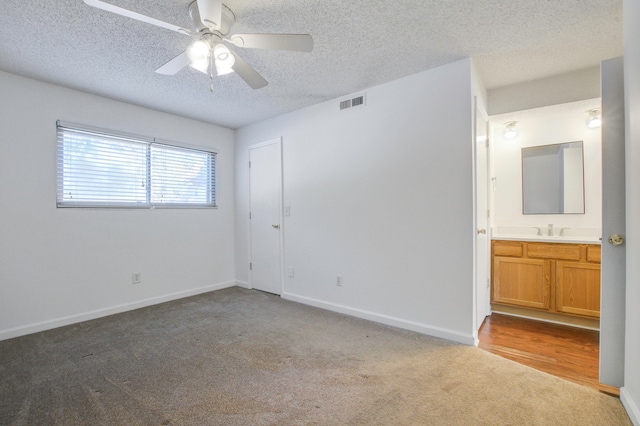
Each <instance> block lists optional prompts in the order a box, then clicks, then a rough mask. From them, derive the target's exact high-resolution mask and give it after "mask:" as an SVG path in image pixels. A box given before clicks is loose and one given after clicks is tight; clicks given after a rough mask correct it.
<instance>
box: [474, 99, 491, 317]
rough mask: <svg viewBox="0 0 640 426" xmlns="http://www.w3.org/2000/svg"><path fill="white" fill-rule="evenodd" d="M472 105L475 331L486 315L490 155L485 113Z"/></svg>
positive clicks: (487, 296)
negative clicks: (474, 201)
mask: <svg viewBox="0 0 640 426" xmlns="http://www.w3.org/2000/svg"><path fill="white" fill-rule="evenodd" d="M474 102H475V103H476V107H475V152H476V155H475V157H476V165H475V168H476V180H475V182H476V188H475V191H476V271H475V272H476V327H475V328H476V330H478V329H479V328H480V326H481V325H482V322H483V321H484V319H485V317H486V316H487V315H489V312H490V304H489V270H490V268H489V252H490V250H489V219H488V211H489V202H488V197H489V189H488V186H489V174H488V173H489V171H488V168H489V166H488V163H489V161H488V160H489V155H488V152H489V150H488V139H487V125H488V121H489V120H488V118H487V114H486V113H485V112H484V111H483V110H482V108H481V107H480V106H479V105H478V104H477V103H478V101H477V98H474Z"/></svg>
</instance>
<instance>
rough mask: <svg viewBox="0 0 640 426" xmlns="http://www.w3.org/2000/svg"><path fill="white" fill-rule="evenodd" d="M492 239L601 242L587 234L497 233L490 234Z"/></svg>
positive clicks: (538, 241)
mask: <svg viewBox="0 0 640 426" xmlns="http://www.w3.org/2000/svg"><path fill="white" fill-rule="evenodd" d="M491 239H492V240H506V241H526V242H533V243H567V244H602V241H601V239H600V238H599V237H588V236H562V237H561V236H558V235H553V236H547V235H517V234H497V235H492V236H491Z"/></svg>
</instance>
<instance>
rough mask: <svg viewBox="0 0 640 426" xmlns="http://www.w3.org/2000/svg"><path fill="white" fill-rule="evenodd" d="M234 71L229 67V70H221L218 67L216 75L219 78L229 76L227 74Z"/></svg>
mask: <svg viewBox="0 0 640 426" xmlns="http://www.w3.org/2000/svg"><path fill="white" fill-rule="evenodd" d="M232 72H234V71H233V68H231V67H229V68H220V67H219V66H217V65H216V75H217V76H218V77H219V76H221V75H227V74H231V73H232Z"/></svg>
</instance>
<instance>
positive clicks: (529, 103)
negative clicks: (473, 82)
mask: <svg viewBox="0 0 640 426" xmlns="http://www.w3.org/2000/svg"><path fill="white" fill-rule="evenodd" d="M599 96H600V67H599V66H597V65H596V66H594V67H591V68H586V69H582V70H577V71H572V72H569V73H565V74H558V75H554V76H551V77H546V78H542V79H539V80H532V81H527V82H524V83H518V84H513V85H510V86H504V87H497V88H495V89H491V90H489V114H490V115H497V114H505V113H509V112H513V111H523V110H528V109H533V108H540V107H545V106H547V105H559V104H565V103H569V102H576V101H581V100H585V99H593V98H597V97H599Z"/></svg>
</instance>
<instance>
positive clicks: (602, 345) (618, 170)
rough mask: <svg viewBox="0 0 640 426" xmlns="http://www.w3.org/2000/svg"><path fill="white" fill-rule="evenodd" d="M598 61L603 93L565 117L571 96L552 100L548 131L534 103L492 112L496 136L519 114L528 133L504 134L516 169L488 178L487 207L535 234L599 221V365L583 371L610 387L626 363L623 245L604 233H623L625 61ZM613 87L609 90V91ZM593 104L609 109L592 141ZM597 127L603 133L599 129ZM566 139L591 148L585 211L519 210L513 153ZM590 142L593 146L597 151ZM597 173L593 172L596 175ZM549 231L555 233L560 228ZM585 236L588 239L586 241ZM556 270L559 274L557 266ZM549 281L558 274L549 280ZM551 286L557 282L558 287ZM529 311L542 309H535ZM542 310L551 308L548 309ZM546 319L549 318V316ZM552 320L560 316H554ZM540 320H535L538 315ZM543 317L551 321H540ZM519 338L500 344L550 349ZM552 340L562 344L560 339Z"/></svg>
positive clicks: (541, 354) (509, 348)
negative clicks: (514, 110)
mask: <svg viewBox="0 0 640 426" xmlns="http://www.w3.org/2000/svg"><path fill="white" fill-rule="evenodd" d="M602 65H603V66H602V99H601V102H600V100H587V101H581V102H582V103H580V108H579V110H578V111H577V113H578V117H577V118H576V119H575V120H574V119H572V118H570V117H569V114H572V112H571V111H569V108H573V107H572V106H571V105H570V104H564V105H561V106H554V107H553V108H551V109H550V110H549V113H550V114H552V115H553V117H552V118H551V119H552V120H554V121H553V125H554V127H553V129H552V130H553V131H552V132H548V133H547V134H545V133H543V131H546V130H545V122H546V121H548V120H549V119H548V118H547V117H542V118H541V117H540V116H539V112H534V111H533V110H530V111H521V112H519V113H513V114H514V115H516V116H512V117H505V116H492V117H491V121H492V123H494V124H495V126H496V129H495V132H494V134H495V135H496V138H498V137H499V136H500V134H501V133H502V129H503V128H504V124H503V123H506V122H510V121H516V120H517V121H518V122H519V124H522V126H521V131H522V134H524V135H528V136H527V137H528V138H529V140H528V141H527V142H526V143H525V141H520V142H519V141H518V139H512V140H511V141H510V142H509V143H507V142H506V141H505V149H507V150H510V151H509V152H510V154H509V155H510V157H508V158H511V160H512V161H507V162H508V163H509V164H510V165H509V167H510V168H511V170H512V171H514V173H512V175H511V178H510V179H509V178H505V176H498V178H497V182H494V180H493V179H492V188H491V189H490V193H491V194H492V204H491V209H492V213H494V212H495V213H496V214H495V215H492V216H493V218H492V222H493V223H492V225H493V226H496V225H505V227H506V228H513V229H515V228H519V229H524V228H528V229H530V230H537V234H536V233H535V232H534V233H533V234H531V235H547V234H546V233H544V232H543V231H547V228H546V227H545V225H544V224H545V223H548V224H550V225H548V226H549V229H552V228H553V227H560V228H564V229H571V228H574V227H575V228H577V229H583V230H586V229H589V228H595V227H596V226H597V227H598V228H600V230H601V231H602V233H601V234H599V235H600V236H602V237H603V238H602V245H601V249H602V258H601V262H600V263H601V265H602V278H601V280H600V283H601V293H600V295H601V309H600V316H599V324H598V325H596V327H595V328H596V330H595V331H594V333H593V334H594V335H595V336H596V337H597V339H596V340H598V339H599V342H597V343H598V344H597V350H598V352H597V354H598V357H597V359H598V360H599V365H597V366H596V367H595V369H591V373H589V374H587V376H592V372H593V371H595V372H596V373H599V377H598V379H597V381H596V383H601V384H606V385H611V386H612V387H620V386H621V385H622V377H623V365H624V363H623V362H622V356H623V353H624V350H623V349H624V348H623V341H624V340H623V336H624V328H623V327H624V245H622V246H619V247H613V246H610V245H609V243H608V242H607V237H608V236H609V235H611V234H618V233H619V234H624V227H623V226H624V216H623V215H622V216H621V214H623V212H624V134H623V130H624V117H623V116H622V115H621V112H622V111H624V108H623V102H622V93H623V85H622V61H621V60H619V59H612V60H609V61H604V62H603V64H602ZM610 95H612V96H611V97H609V96H610ZM591 101H597V103H594V104H593V105H589V106H588V107H586V106H587V104H588V103H589V102H591ZM576 104H578V103H576ZM591 108H597V109H598V110H600V109H602V113H603V115H606V120H603V122H604V123H606V124H605V127H603V128H602V129H597V132H596V133H595V134H597V135H598V138H599V139H598V143H597V144H595V143H593V141H592V142H589V140H590V139H591V138H592V135H591V134H590V133H589V132H590V130H587V129H586V127H585V125H584V123H585V119H586V112H587V111H588V110H589V109H591ZM534 114H535V115H534ZM560 114H567V118H566V119H564V118H562V120H561V116H560ZM607 114H609V115H607ZM534 119H535V120H534ZM536 120H537V121H536ZM571 120H574V121H575V124H570V123H572V121H571ZM565 123H566V124H565ZM549 128H551V127H549ZM573 129H575V130H573ZM601 131H602V134H601V137H600V132H601ZM531 135H535V137H532V136H531ZM570 140H584V141H585V144H586V145H585V146H587V145H590V146H591V155H585V162H584V165H585V167H586V169H585V171H584V179H585V190H586V191H589V192H585V195H586V196H587V198H586V199H585V210H584V213H583V214H581V215H546V216H544V217H543V216H535V215H529V216H527V215H523V214H522V210H520V209H521V206H520V205H519V200H520V199H521V195H522V194H521V192H522V186H521V182H520V176H519V175H518V173H519V172H520V169H519V165H520V161H519V158H516V157H518V154H519V151H520V149H521V147H524V146H525V145H526V146H535V145H545V143H549V142H550V141H555V142H566V141H570ZM594 147H595V148H597V151H596V150H595V149H594ZM585 153H587V154H588V151H587V150H585ZM494 154H495V153H494V152H492V158H493V159H496V158H497V159H498V161H500V160H503V161H504V160H505V158H507V155H506V154H504V155H502V154H500V153H498V155H494ZM501 155H502V157H501ZM600 155H601V156H602V157H601V158H602V162H601V163H600V164H597V163H596V164H595V165H594V164H593V159H594V158H598V157H599V156H600ZM596 156H597V157H596ZM508 158H507V159H508ZM590 164H591V166H590ZM589 167H591V171H589ZM491 170H492V177H495V176H496V174H495V173H496V172H495V170H494V169H493V167H492V169H491ZM598 172H602V175H599V174H598ZM594 177H597V179H595V178H594ZM596 180H597V181H596ZM496 185H497V188H498V194H500V193H501V194H500V195H501V196H502V199H501V200H498V201H497V202H496V201H495V199H496V192H495V191H496ZM600 185H601V186H600ZM589 188H591V189H589ZM594 188H595V190H594ZM505 192H508V193H509V196H508V197H507V196H504V193H505ZM597 194H604V195H603V198H602V199H601V200H599V201H598V202H597V203H593V201H592V200H594V199H597V197H598V195H597ZM509 200H511V201H513V200H517V202H511V203H510V204H509V205H507V204H508V203H509ZM590 203H591V204H590ZM496 204H497V206H496ZM500 208H503V210H500ZM508 209H511V213H509V214H504V215H503V214H502V213H504V211H506V210H508ZM594 213H598V214H601V217H595V216H594ZM612 213H613V216H612ZM500 215H502V216H503V217H498V218H497V219H496V216H500ZM507 216H508V217H507ZM505 217H507V219H508V220H504V219H505ZM551 224H553V225H551ZM508 225H512V226H508ZM541 225H542V226H541ZM565 227H566V228H565ZM581 227H582V228H581ZM556 229H557V228H556ZM510 232H512V231H510ZM505 233H508V232H505ZM554 235H556V236H557V235H558V234H554ZM584 235H586V234H584ZM529 238H530V239H531V238H533V239H534V242H535V237H529ZM583 243H585V242H584V241H583ZM597 243H598V242H597V241H595V242H591V244H597ZM553 276H554V277H556V279H558V278H557V275H555V273H554V275H553ZM558 280H559V279H558ZM552 282H555V281H553V280H552ZM553 288H556V289H557V287H553ZM552 300H556V301H557V299H555V297H553V298H552ZM508 308H509V309H508V312H509V313H511V314H512V315H514V314H515V315H518V314H519V315H526V316H529V315H527V314H526V313H523V312H515V311H516V310H515V309H511V307H508ZM501 310H502V309H501ZM503 311H504V313H507V310H503ZM494 315H495V314H494ZM534 316H536V317H540V316H538V315H537V314H536V315H534ZM544 316H548V315H547V314H546V313H545V314H544ZM496 318H497V317H496ZM493 320H494V318H493V317H492V318H491V319H490V320H489V322H488V325H490V326H491V328H493V326H494V325H495V322H494V321H493ZM547 320H549V319H548V318H547ZM555 320H557V318H556V319H555ZM491 323H493V324H491ZM538 323H540V322H539V321H538ZM485 325H487V324H485ZM540 325H549V324H548V323H540ZM598 329H599V331H598ZM568 330H569V332H571V331H572V330H573V333H574V334H575V335H576V336H579V335H581V334H584V333H586V332H585V331H584V330H581V329H579V328H575V327H571V328H569V329H568ZM485 331H487V330H486V329H485V327H483V328H482V329H481V332H480V335H479V338H480V341H481V342H480V347H483V345H484V344H485V343H487V341H486V340H485V341H483V339H487V333H485ZM508 333H511V334H512V336H515V337H520V336H521V335H524V334H525V332H524V331H522V330H520V329H517V328H516V329H512V330H510V331H509V332H508ZM552 334H553V333H552V332H551V335H550V336H549V337H553V335H552ZM541 338H542V337H540V336H538V337H531V340H532V341H536V339H541ZM545 338H546V337H545ZM516 340H517V339H515V338H513V339H508V340H507V341H505V342H506V343H505V344H504V348H502V350H503V351H504V350H506V351H508V352H510V353H511V354H518V353H520V352H521V351H524V352H529V353H530V354H531V357H532V358H536V357H538V358H540V359H543V358H544V357H546V356H548V354H545V353H544V350H545V346H544V345H543V344H539V349H540V352H539V353H536V352H535V350H536V346H538V345H537V344H534V345H530V346H529V347H528V348H527V349H523V348H521V347H518V346H517V345H515V344H513V343H511V342H514V341H516ZM550 344H552V345H553V346H557V347H561V346H562V344H563V342H555V343H550ZM498 346H501V345H498Z"/></svg>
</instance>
